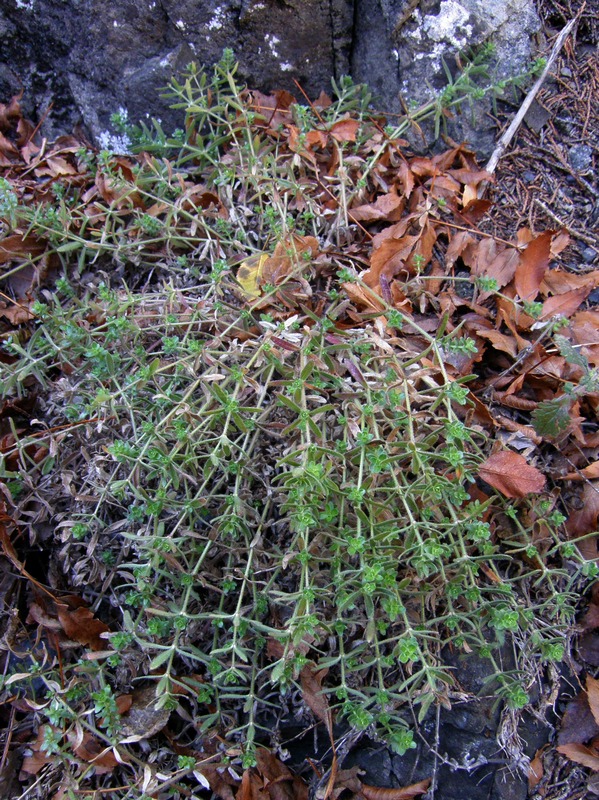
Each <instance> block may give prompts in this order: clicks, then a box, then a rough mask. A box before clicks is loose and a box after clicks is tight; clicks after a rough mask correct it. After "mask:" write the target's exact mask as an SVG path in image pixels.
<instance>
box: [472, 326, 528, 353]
mask: <svg viewBox="0 0 599 800" xmlns="http://www.w3.org/2000/svg"><path fill="white" fill-rule="evenodd" d="M476 333H477V334H478V336H481V337H482V338H483V339H488V340H489V341H490V342H491V344H492V345H493V347H494V348H495V350H501V351H502V352H503V353H508V354H509V355H510V356H512V358H516V356H517V355H518V344H517V343H516V340H515V339H514V337H513V336H508V335H507V334H506V333H501V332H500V331H496V330H486V329H484V328H482V329H481V328H478V329H477V330H476Z"/></svg>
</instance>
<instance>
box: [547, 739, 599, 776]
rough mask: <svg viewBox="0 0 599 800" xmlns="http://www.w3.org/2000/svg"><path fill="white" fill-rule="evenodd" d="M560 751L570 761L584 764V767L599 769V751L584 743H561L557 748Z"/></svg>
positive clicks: (596, 770)
mask: <svg viewBox="0 0 599 800" xmlns="http://www.w3.org/2000/svg"><path fill="white" fill-rule="evenodd" d="M556 750H557V752H558V753H561V754H562V755H564V756H566V757H567V758H569V759H570V761H575V762H576V763H577V764H582V765H583V766H584V767H589V769H592V770H595V772H598V771H599V752H598V751H597V750H595V749H594V748H593V749H591V748H590V747H586V746H585V745H583V744H560V745H559V747H557V748H556Z"/></svg>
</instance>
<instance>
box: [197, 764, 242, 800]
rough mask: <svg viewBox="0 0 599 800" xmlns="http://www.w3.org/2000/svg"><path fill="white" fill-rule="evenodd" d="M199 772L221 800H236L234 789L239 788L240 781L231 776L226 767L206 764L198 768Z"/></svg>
mask: <svg viewBox="0 0 599 800" xmlns="http://www.w3.org/2000/svg"><path fill="white" fill-rule="evenodd" d="M197 771H198V772H199V773H200V774H201V775H203V777H204V778H206V780H207V781H208V783H209V784H210V788H211V789H212V791H213V792H214V794H215V795H216V796H217V797H218V798H220V800H236V798H235V793H234V792H233V789H234V788H235V789H236V788H237V787H238V786H239V781H238V780H237V779H236V778H234V777H233V776H232V775H231V773H230V772H229V770H228V769H227V767H226V766H221V765H219V764H205V763H204V764H202V766H201V767H198V768H197Z"/></svg>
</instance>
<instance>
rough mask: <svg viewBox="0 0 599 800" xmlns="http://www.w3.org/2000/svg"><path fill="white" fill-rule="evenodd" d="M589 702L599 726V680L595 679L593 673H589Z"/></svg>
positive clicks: (587, 684) (587, 685)
mask: <svg viewBox="0 0 599 800" xmlns="http://www.w3.org/2000/svg"><path fill="white" fill-rule="evenodd" d="M586 687H587V702H588V704H589V708H590V709H591V714H592V715H593V719H594V720H595V722H596V723H597V726H598V727H599V681H598V680H595V678H593V677H592V676H591V675H587V680H586Z"/></svg>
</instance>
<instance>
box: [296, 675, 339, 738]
mask: <svg viewBox="0 0 599 800" xmlns="http://www.w3.org/2000/svg"><path fill="white" fill-rule="evenodd" d="M312 667H313V665H310V664H306V666H305V667H302V669H301V672H300V683H301V687H302V696H303V698H304V702H305V703H306V705H307V706H308V708H309V709H310V711H311V712H312V713H313V714H314V716H315V717H318V719H319V720H321V721H322V722H324V724H325V725H326V729H327V732H328V734H329V736H330V737H331V739H332V736H333V717H332V714H331V709H330V708H329V701H328V700H327V696H326V694H324V692H323V690H322V682H323V680H324V678H325V676H326V674H327V672H328V669H321V670H318V671H316V672H315V671H314V670H313V668H312Z"/></svg>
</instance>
